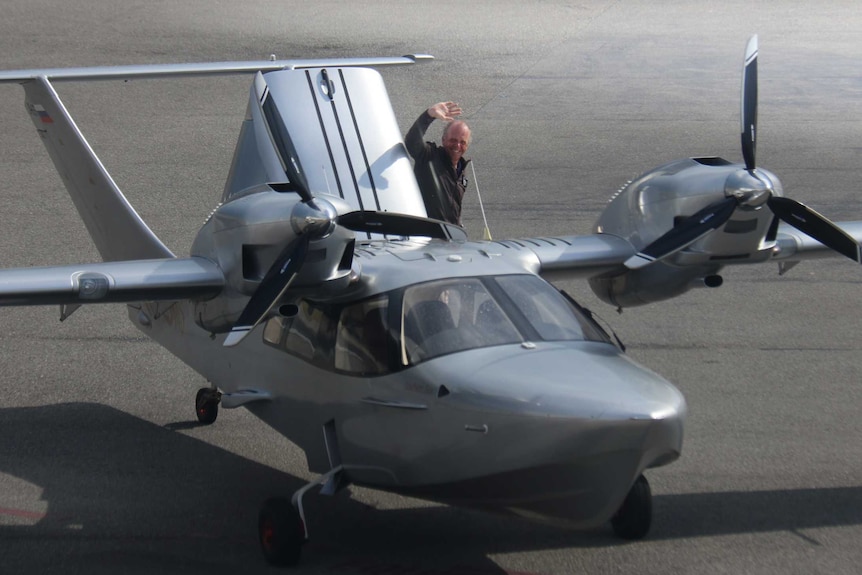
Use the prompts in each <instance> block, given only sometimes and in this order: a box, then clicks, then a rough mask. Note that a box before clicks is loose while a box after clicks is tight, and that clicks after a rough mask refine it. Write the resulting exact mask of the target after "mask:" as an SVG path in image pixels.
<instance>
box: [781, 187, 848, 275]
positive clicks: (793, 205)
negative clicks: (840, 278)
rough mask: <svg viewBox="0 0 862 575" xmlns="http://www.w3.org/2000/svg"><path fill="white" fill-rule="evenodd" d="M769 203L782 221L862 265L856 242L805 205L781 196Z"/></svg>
mask: <svg viewBox="0 0 862 575" xmlns="http://www.w3.org/2000/svg"><path fill="white" fill-rule="evenodd" d="M767 203H768V205H769V209H770V210H772V213H773V214H775V215H776V216H778V217H779V218H781V220H782V221H784V222H786V223H788V224H790V225H791V226H793V227H794V228H796V229H797V230H799V231H800V232H803V233H804V234H807V235H809V236H811V237H812V238H814V239H815V240H817V241H818V242H820V243H821V244H823V245H824V246H826V247H828V248H831V249H833V250H835V251H836V252H838V253H839V254H841V255H844V256H847V257H848V258H850V259H851V260H853V261H855V262H858V263H862V254H860V251H862V250H860V246H859V244H858V243H857V242H856V240H854V239H853V237H852V236H850V235H849V234H847V232H845V231H844V230H842V229H841V228H839V227H838V226H836V225H835V224H834V223H832V222H831V221H829V220H828V219H827V218H825V217H823V216H822V215H820V214H819V213H817V212H816V211H814V210H812V209H811V208H809V207H808V206H806V205H805V204H802V203H800V202H797V201H796V200H791V199H790V198H785V197H779V196H772V197H770V198H769V201H768V202H767Z"/></svg>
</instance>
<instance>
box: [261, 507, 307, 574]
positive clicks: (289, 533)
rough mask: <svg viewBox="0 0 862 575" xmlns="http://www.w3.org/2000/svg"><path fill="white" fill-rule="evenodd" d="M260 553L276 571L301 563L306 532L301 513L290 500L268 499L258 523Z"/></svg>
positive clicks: (262, 508)
mask: <svg viewBox="0 0 862 575" xmlns="http://www.w3.org/2000/svg"><path fill="white" fill-rule="evenodd" d="M257 530H258V537H259V539H260V549H261V551H262V552H263V557H264V559H266V562H267V563H269V564H270V565H273V566H275V567H292V566H294V565H296V564H297V563H299V556H300V554H301V552H302V544H303V543H305V530H304V529H303V527H302V519H301V518H300V516H299V511H297V510H296V508H295V507H294V506H293V505H291V503H290V501H288V500H287V499H282V498H279V497H275V498H272V499H267V500H266V501H265V502H264V504H263V505H262V506H261V508H260V514H259V515H258V520H257Z"/></svg>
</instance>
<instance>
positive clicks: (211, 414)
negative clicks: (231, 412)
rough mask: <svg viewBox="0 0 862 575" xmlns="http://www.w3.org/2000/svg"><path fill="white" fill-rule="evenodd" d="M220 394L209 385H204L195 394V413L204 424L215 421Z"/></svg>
mask: <svg viewBox="0 0 862 575" xmlns="http://www.w3.org/2000/svg"><path fill="white" fill-rule="evenodd" d="M218 404H219V400H218V395H217V394H216V392H214V391H213V390H212V389H210V388H208V387H202V388H200V389H199V390H198V394H197V396H195V414H197V416H198V421H200V422H201V423H202V424H204V425H210V424H211V423H214V422H215V420H216V418H217V417H218Z"/></svg>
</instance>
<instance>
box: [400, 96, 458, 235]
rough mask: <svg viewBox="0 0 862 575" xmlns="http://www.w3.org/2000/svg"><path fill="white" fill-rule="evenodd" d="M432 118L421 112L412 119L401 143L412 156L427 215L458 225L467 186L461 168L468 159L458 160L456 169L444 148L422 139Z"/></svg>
mask: <svg viewBox="0 0 862 575" xmlns="http://www.w3.org/2000/svg"><path fill="white" fill-rule="evenodd" d="M433 121H434V118H432V117H431V116H429V115H428V112H427V111H426V112H423V113H422V115H421V116H419V118H418V119H417V120H416V121H415V122H414V123H413V126H411V127H410V130H409V131H408V132H407V135H406V136H404V144H405V145H406V146H407V151H408V152H410V155H411V156H412V157H413V173H415V174H416V181H417V182H418V183H419V191H421V192H422V199H423V200H424V201H425V211H427V212H428V217H429V218H434V219H437V220H443V221H446V222H450V223H453V224H457V225H459V226H460V225H461V200H462V199H463V198H464V192H465V191H466V190H467V178H466V177H465V176H466V174H465V173H464V171H465V170H466V168H467V164H469V163H470V160H465V159H464V158H461V159H460V160H458V168H457V170H456V169H455V168H454V167H453V166H452V160H451V159H450V158H449V153H448V152H447V151H446V149H445V148H443V147H441V146H438V145H437V144H435V143H433V142H426V141H424V138H425V131H426V130H427V129H428V126H430V125H431V122H433Z"/></svg>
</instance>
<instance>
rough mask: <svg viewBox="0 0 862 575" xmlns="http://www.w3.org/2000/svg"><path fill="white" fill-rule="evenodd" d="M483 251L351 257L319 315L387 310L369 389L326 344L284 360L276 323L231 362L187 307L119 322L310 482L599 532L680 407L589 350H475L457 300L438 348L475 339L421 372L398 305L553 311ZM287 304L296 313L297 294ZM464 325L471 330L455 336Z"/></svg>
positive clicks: (665, 455) (650, 461)
mask: <svg viewBox="0 0 862 575" xmlns="http://www.w3.org/2000/svg"><path fill="white" fill-rule="evenodd" d="M492 246H493V244H488V243H470V242H458V243H454V242H440V241H434V240H432V241H415V240H411V241H386V240H376V241H366V242H363V243H360V245H358V246H357V248H356V257H355V265H354V269H355V270H356V271H357V273H355V274H354V278H353V279H352V282H353V283H352V285H351V287H350V288H349V289H348V290H347V291H346V292H342V293H339V295H338V299H337V301H325V300H321V301H320V305H321V306H323V307H325V308H327V309H330V308H332V309H336V312H335V313H336V316H337V314H338V311H337V310H338V309H339V306H345V305H351V304H353V303H354V302H360V303H361V302H375V301H377V299H379V298H381V297H388V298H389V299H388V301H390V302H391V307H392V308H393V309H391V310H390V311H389V315H388V317H389V318H392V319H391V321H390V322H389V325H388V326H387V333H388V338H389V339H388V341H389V343H388V346H389V349H390V351H391V357H390V360H391V363H390V364H389V365H388V366H387V367H385V368H381V369H378V368H374V370H373V371H375V372H376V373H369V372H368V371H367V370H366V371H362V372H356V373H351V371H350V370H351V368H350V366H349V364H348V363H346V362H347V361H348V359H349V358H348V356H347V355H344V357H345V358H348V359H344V360H339V356H338V354H339V353H340V352H339V349H340V347H339V346H340V344H339V342H336V343H335V346H334V349H335V352H334V353H335V355H336V357H335V359H334V360H332V359H331V358H330V359H329V360H327V359H326V358H324V359H323V360H320V359H319V357H318V356H316V355H315V356H312V354H311V353H309V354H308V355H305V356H304V357H302V356H303V354H304V351H302V350H303V349H304V347H302V346H306V345H308V346H310V347H309V348H310V349H311V348H314V346H315V342H314V341H313V339H314V336H313V335H312V336H309V338H308V339H309V340H311V341H308V342H306V341H302V343H301V346H300V347H297V345H296V343H295V342H296V341H299V340H298V339H294V340H293V341H294V343H293V344H287V345H285V344H284V342H285V341H287V340H289V339H290V337H291V336H290V335H289V334H288V335H284V334H285V333H287V331H286V330H287V323H288V322H290V321H298V320H294V319H292V318H291V317H281V316H278V315H277V316H275V317H273V318H272V319H270V320H269V321H267V322H266V323H265V324H261V326H259V327H258V328H257V330H256V332H254V333H252V334H251V335H250V336H249V337H248V341H246V342H244V343H243V344H242V345H240V346H237V348H222V347H221V345H222V340H223V335H217V336H211V334H210V333H209V332H207V331H206V330H204V329H202V328H201V327H199V326H198V325H197V324H196V323H195V319H194V317H193V313H194V306H193V305H191V304H189V303H182V304H180V303H178V304H175V305H173V306H169V305H168V304H156V303H150V304H144V305H143V306H142V307H130V318H131V320H132V321H133V322H134V323H135V324H136V326H138V327H139V329H141V330H142V331H144V332H145V333H146V334H147V335H149V336H151V337H153V338H154V339H155V340H157V341H158V342H159V343H160V344H162V345H164V346H165V347H166V348H167V349H169V350H171V351H172V352H173V353H174V354H176V355H177V356H179V357H180V358H181V359H182V360H183V361H185V362H187V363H188V364H189V365H191V366H193V367H194V368H195V369H196V370H197V371H198V372H200V373H201V374H202V375H203V376H204V377H206V378H207V379H208V380H210V381H211V382H212V383H213V384H214V385H215V386H217V387H218V388H219V389H220V390H222V391H223V393H224V394H225V397H231V394H237V396H243V394H244V393H246V392H247V391H248V390H253V392H254V394H253V396H254V397H256V398H260V399H259V400H257V401H252V402H250V403H247V404H246V407H248V409H249V410H250V411H252V412H253V413H254V414H255V415H257V416H258V417H260V418H261V419H262V420H263V421H264V422H266V423H267V424H269V425H270V426H272V427H273V428H274V429H276V430H277V431H278V432H279V433H282V434H283V435H285V436H286V437H288V438H289V439H290V440H291V441H293V442H294V443H296V444H297V445H299V446H300V447H302V448H303V449H304V450H305V453H306V456H307V459H308V464H309V468H310V469H311V470H312V471H320V472H325V471H327V470H329V469H331V468H332V467H333V466H335V465H341V466H343V469H344V471H345V474H346V477H347V478H348V479H349V480H350V481H351V482H352V483H355V484H360V485H366V486H370V487H375V488H380V489H384V490H389V491H395V492H400V493H404V494H409V495H414V496H418V497H422V498H426V499H430V500H434V501H439V502H445V503H451V504H458V505H462V506H469V507H475V508H481V509H485V510H491V511H497V512H507V513H515V514H518V515H521V516H525V517H528V518H531V519H534V520H540V521H545V522H551V523H555V524H559V525H565V526H572V527H590V526H594V525H597V524H600V523H602V522H604V521H606V520H607V519H608V518H610V517H611V515H613V513H614V512H615V511H616V510H617V509H618V508H619V507H620V505H621V502H622V501H623V499H624V498H625V496H626V494H627V492H628V490H629V489H630V488H631V485H632V483H633V481H634V480H635V478H637V477H638V476H639V475H640V474H641V472H642V471H643V470H644V469H647V468H650V467H656V466H660V465H665V464H667V463H670V462H672V461H674V460H675V459H676V458H677V457H678V456H679V454H680V450H681V447H682V435H683V434H682V428H683V419H684V416H685V412H686V406H685V400H684V399H683V397H682V394H681V393H680V392H679V391H678V390H677V389H676V388H675V387H673V386H672V385H671V384H670V383H668V382H667V381H666V380H664V379H663V378H661V377H660V376H658V375H656V374H655V373H653V372H651V371H649V370H648V369H645V368H644V367H642V366H640V365H638V364H637V363H635V362H634V361H632V360H631V359H629V358H628V357H626V356H625V354H624V353H623V352H622V351H621V350H620V349H619V348H618V347H617V346H615V345H614V344H612V343H611V342H610V339H609V338H607V337H602V336H601V334H599V335H598V336H595V335H594V336H587V337H581V336H577V335H576V336H570V335H566V334H564V335H560V336H555V335H553V334H552V335H551V336H549V337H546V338H545V339H543V338H542V337H532V338H528V337H525V336H524V335H523V333H519V335H517V336H513V337H512V338H510V340H506V342H505V343H499V342H500V341H502V340H493V341H492V340H487V341H492V343H493V342H494V341H496V342H498V343H497V344H494V345H488V344H487V341H486V340H481V341H480V339H481V338H482V337H487V334H488V333H490V332H488V331H487V329H485V328H482V327H480V326H479V325H478V321H479V319H480V318H479V317H478V316H479V312H478V311H477V310H476V309H475V308H476V307H478V304H477V305H476V306H474V307H471V306H472V305H473V304H472V303H471V302H468V301H467V295H464V296H459V297H460V298H461V300H460V303H459V311H458V312H456V314H455V315H456V319H457V316H460V319H461V321H460V325H459V326H458V328H457V329H456V330H455V331H452V332H450V334H449V335H447V336H445V337H446V338H447V341H446V342H444V345H448V344H451V343H452V341H453V339H457V338H458V337H461V336H463V335H464V333H467V330H475V329H479V330H480V331H479V332H476V331H471V332H469V333H471V334H472V335H468V336H466V337H473V338H479V339H476V341H475V342H470V341H467V342H466V343H463V344H461V345H460V347H457V348H449V349H443V351H439V352H435V353H439V355H433V356H423V353H424V352H423V349H421V346H417V347H415V348H413V349H411V348H410V346H411V345H412V343H410V337H409V336H408V335H405V334H406V333H407V332H408V331H409V328H408V327H407V326H405V325H404V324H405V317H408V316H409V313H403V310H405V309H406V308H407V307H408V305H409V301H408V300H409V298H410V296H408V295H405V294H407V293H408V292H407V291H405V290H409V289H415V290H418V289H420V288H422V289H424V286H426V285H431V286H434V285H438V284H440V285H444V287H449V288H451V289H450V290H449V291H450V292H451V291H454V289H455V288H458V287H459V286H473V285H474V284H475V285H476V286H480V288H478V289H479V291H482V290H484V288H482V287H481V286H482V285H485V284H488V285H489V286H490V287H489V289H490V288H493V284H494V283H495V282H498V281H500V282H503V281H505V282H510V281H515V282H516V283H517V282H521V281H523V282H524V283H525V284H528V285H530V286H543V289H541V290H539V291H542V292H543V293H544V292H545V289H544V288H545V287H546V288H547V290H551V291H552V292H553V293H554V294H557V295H558V296H559V297H560V298H561V300H562V299H564V298H563V296H562V295H559V293H558V292H556V290H555V289H554V288H552V287H551V286H550V284H547V283H546V282H545V281H544V280H542V279H540V278H539V277H538V276H535V275H534V274H531V273H528V272H526V271H525V263H524V258H525V257H527V256H525V255H524V253H522V252H517V251H515V250H509V251H510V252H511V253H507V252H506V251H505V250H501V251H500V252H498V253H492V250H491V247H492ZM396 270H397V273H396ZM500 278H504V279H503V280H501V279H500ZM441 282H443V283H442V284H441ZM446 282H449V283H448V284H447V283H446ZM532 282H540V283H539V284H533V283H532ZM494 289H498V288H494ZM471 290H472V291H470V292H469V293H470V294H473V293H474V292H476V291H477V290H476V288H471ZM300 291H301V290H300ZM498 291H499V290H498ZM317 293H319V290H317ZM467 293H468V292H467V291H465V292H464V294H467ZM483 293H484V292H483ZM492 293H496V292H494V291H493V290H492ZM548 293H550V292H548ZM393 294H400V295H393ZM309 297H313V292H312V291H311V290H309ZM317 297H318V298H319V297H320V296H319V295H318V296H317ZM471 297H472V296H471ZM483 297H484V296H483ZM515 299H516V300H517V297H516V298H515ZM296 301H297V302H299V303H300V304H301V307H302V306H304V305H305V304H302V303H301V302H302V301H303V298H302V295H301V294H300V295H299V296H298V297H297V298H296ZM476 301H477V302H478V301H479V300H476ZM449 303H450V305H451V304H452V302H451V301H450V302H449ZM539 303H540V304H541V302H539ZM396 304H397V305H396ZM314 305H317V304H314ZM531 305H532V303H530V301H529V298H528V300H527V301H522V302H519V303H517V305H516V306H515V307H514V309H509V311H508V313H509V315H510V317H512V316H517V317H520V318H521V320H520V321H523V319H524V317H525V316H526V314H527V310H524V309H522V308H523V306H531ZM290 307H291V306H288V308H290ZM519 307H520V308H521V309H520V311H519V309H518V308H519ZM521 312H523V315H518V314H519V313H521ZM530 314H531V315H535V314H536V310H534V309H531V310H530ZM288 315H291V313H290V312H288ZM341 317H342V318H343V317H344V314H343V313H342V316H341ZM465 318H466V319H465ZM473 318H475V319H476V321H477V325H476V326H473V325H468V324H470V322H471V321H472V319H473ZM321 321H322V320H321ZM512 321H513V322H514V323H517V321H518V320H517V319H513V320H512ZM584 321H585V322H588V321H589V320H584ZM282 324H284V325H282ZM507 324H508V320H507ZM585 325H586V323H585ZM337 327H338V329H339V330H340V329H341V328H342V325H341V323H339V325H338V326H337ZM482 329H485V331H484V333H483V332H482V331H481V330H482ZM528 329H529V327H528ZM592 329H593V328H592V327H591V326H589V325H586V327H585V329H584V331H585V332H588V331H590V330H592ZM595 329H597V330H599V331H600V328H595ZM599 331H597V332H595V333H599ZM513 333H514V332H513ZM527 334H528V335H529V331H528V332H527ZM533 335H534V336H535V334H533ZM482 341H486V343H482ZM330 343H331V342H330ZM427 343H428V346H431V345H432V343H431V341H430V340H427ZM437 345H439V342H438V344H437ZM321 347H322V346H321ZM297 350H298V352H297ZM327 361H329V363H327ZM333 361H334V363H332V362H333ZM340 361H341V363H339V362H340ZM224 403H225V405H228V402H224Z"/></svg>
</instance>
